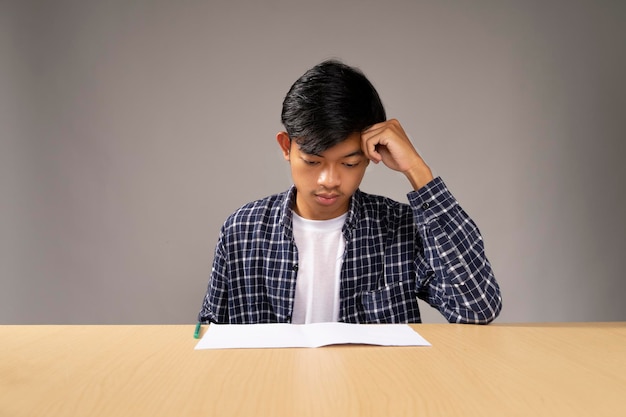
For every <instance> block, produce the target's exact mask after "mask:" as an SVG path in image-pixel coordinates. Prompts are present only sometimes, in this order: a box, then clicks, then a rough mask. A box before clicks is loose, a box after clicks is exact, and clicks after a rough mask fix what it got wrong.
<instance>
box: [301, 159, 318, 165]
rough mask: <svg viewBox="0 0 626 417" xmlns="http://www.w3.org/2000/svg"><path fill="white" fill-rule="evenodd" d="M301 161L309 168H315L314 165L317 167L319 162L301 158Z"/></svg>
mask: <svg viewBox="0 0 626 417" xmlns="http://www.w3.org/2000/svg"><path fill="white" fill-rule="evenodd" d="M302 161H303V162H304V163H305V164H306V165H309V166H315V165H318V164H319V162H318V161H311V160H308V159H304V158H302Z"/></svg>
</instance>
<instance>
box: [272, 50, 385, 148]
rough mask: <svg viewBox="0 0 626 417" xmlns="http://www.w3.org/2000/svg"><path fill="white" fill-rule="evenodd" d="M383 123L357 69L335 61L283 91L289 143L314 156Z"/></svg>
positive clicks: (379, 106)
mask: <svg viewBox="0 0 626 417" xmlns="http://www.w3.org/2000/svg"><path fill="white" fill-rule="evenodd" d="M385 120H386V115H385V108H384V107H383V104H382V102H381V101H380V97H379V96H378V93H377V92H376V89H375V88H374V86H373V85H372V83H370V81H369V80H368V79H367V78H366V77H365V75H364V74H363V73H362V72H361V71H360V70H359V69H357V68H354V67H350V66H348V65H346V64H344V63H342V62H340V61H337V60H328V61H324V62H322V63H320V64H318V65H316V66H314V67H313V68H311V69H310V70H308V71H307V72H305V73H304V75H302V76H301V77H300V78H299V79H298V80H297V81H296V82H295V83H294V84H293V85H292V86H291V88H290V89H289V92H287V95H286V96H285V100H284V101H283V109H282V114H281V121H282V123H283V125H284V126H285V129H286V130H287V134H288V135H289V138H290V140H295V141H296V143H297V144H298V145H299V146H300V149H301V150H302V151H303V152H304V153H308V154H315V155H319V154H320V153H322V152H324V151H325V150H327V149H328V148H330V147H332V146H334V145H336V144H338V143H340V142H342V141H343V140H345V139H346V138H347V137H348V136H349V135H351V134H353V133H355V132H361V131H363V130H365V129H366V128H368V127H369V126H372V125H374V124H376V123H379V122H383V121H385Z"/></svg>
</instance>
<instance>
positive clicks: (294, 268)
mask: <svg viewBox="0 0 626 417" xmlns="http://www.w3.org/2000/svg"><path fill="white" fill-rule="evenodd" d="M291 269H292V270H293V272H298V264H293V267H292V268H291Z"/></svg>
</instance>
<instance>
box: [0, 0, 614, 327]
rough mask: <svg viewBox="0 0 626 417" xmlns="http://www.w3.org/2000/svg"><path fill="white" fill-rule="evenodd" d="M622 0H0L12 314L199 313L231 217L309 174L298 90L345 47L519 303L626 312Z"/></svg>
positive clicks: (5, 268) (135, 318)
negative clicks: (284, 149) (300, 160)
mask: <svg viewBox="0 0 626 417" xmlns="http://www.w3.org/2000/svg"><path fill="white" fill-rule="evenodd" d="M625 5H626V3H625V2H622V1H608V0H607V1H567V0H562V1H522V0H520V1H502V0H482V1H480V0H479V1H472V2H468V1H461V0H459V1H442V0H430V1H400V0H386V1H363V0H353V1H337V0H321V1H287V0H283V1H278V0H275V1H246V2H241V1H208V0H207V1H176V2H174V1H149V0H146V1H121V0H120V1H18V0H15V1H2V2H0V60H1V61H0V139H1V141H2V142H1V149H0V187H1V189H0V192H1V193H0V198H1V200H0V210H1V212H0V236H1V240H0V244H1V246H0V277H1V287H0V323H191V322H194V320H195V318H196V314H197V312H198V310H199V308H200V304H201V301H202V297H203V295H204V291H205V289H206V285H207V278H208V275H209V272H210V264H211V261H212V256H213V249H214V245H215V242H216V239H217V234H218V230H219V227H220V226H221V224H222V222H223V220H224V219H225V217H226V216H227V215H228V214H230V213H231V212H232V211H233V210H235V209H236V208H237V207H238V206H240V205H241V204H243V203H245V202H247V201H250V200H253V199H256V198H258V197H262V196H264V195H267V194H272V193H276V192H279V191H282V190H284V189H285V188H286V187H288V186H289V185H290V177H289V171H288V167H287V165H286V163H285V162H284V161H283V160H282V157H281V155H280V152H279V149H278V146H277V145H276V142H275V134H276V132H277V131H279V130H280V129H281V125H280V123H279V122H280V107H281V103H282V99H283V97H284V94H285V93H286V91H287V89H288V88H289V86H290V85H291V83H292V82H293V81H295V80H296V78H298V77H299V76H300V75H301V74H302V73H303V72H304V71H305V70H306V69H308V68H309V67H311V66H313V65H315V64H317V63H318V62H320V61H321V60H323V59H326V58H332V57H334V58H340V59H343V60H344V61H345V62H346V63H348V64H350V65H354V66H357V67H360V68H361V69H362V70H363V71H364V72H365V73H366V74H367V75H368V76H369V78H370V79H371V80H372V82H373V83H374V85H375V86H376V87H377V88H378V90H379V93H380V95H381V97H382V99H383V102H384V103H385V105H386V107H387V111H388V115H389V116H390V117H395V118H398V119H399V120H400V121H401V122H402V123H403V125H404V127H405V129H406V130H407V132H409V134H410V135H411V137H412V138H413V140H414V142H415V144H416V146H417V147H418V148H419V150H420V151H421V152H422V153H423V155H424V157H425V159H426V160H427V162H429V164H430V165H431V167H432V168H433V169H434V170H435V171H436V173H437V174H439V175H441V176H442V178H443V179H444V180H445V181H446V183H447V184H448V186H449V188H450V189H451V190H452V192H453V193H454V194H455V196H456V197H457V199H458V200H459V201H460V202H461V204H462V205H463V207H464V208H465V209H466V211H468V212H469V213H470V215H471V216H472V217H473V218H474V220H475V221H476V222H477V223H478V225H479V227H480V229H481V231H482V233H483V235H484V237H485V242H486V248H487V254H488V256H489V258H490V260H491V262H492V264H493V267H494V270H495V272H496V276H497V278H498V280H499V282H500V285H501V287H502V290H503V297H504V310H503V312H502V314H501V316H500V318H499V319H498V320H499V321H500V322H520V321H602V320H626V307H625V306H626V303H625V302H624V301H623V298H624V294H626V284H625V282H626V277H625V276H624V271H623V267H622V266H623V264H624V258H625V257H626V251H625V249H626V245H625V244H624V239H625V238H626V233H625V232H626V219H625V213H626V210H625V203H626V192H625V189H626V187H624V184H623V181H624V178H625V174H626V169H625V164H624V162H623V158H624V157H625V156H626V147H625V145H624V139H625V138H626V134H625V132H626V91H625V86H626V82H625V80H624V75H625V74H626V42H625V41H624V40H625V39H626V24H625V23H626V6H625ZM362 188H363V189H364V190H365V191H368V192H373V193H379V194H385V195H388V196H391V197H393V198H396V199H399V200H401V201H406V197H405V194H406V192H407V191H409V184H408V182H407V181H406V180H405V179H404V177H402V176H401V175H399V174H397V173H393V172H390V171H388V170H386V169H385V168H384V167H382V166H370V168H368V173H367V174H366V179H365V181H364V183H363V185H362ZM423 310H424V312H423V315H424V320H425V321H426V322H442V321H443V319H442V318H441V317H440V316H439V314H438V313H437V312H436V311H435V310H432V309H430V308H428V307H426V306H424V307H423Z"/></svg>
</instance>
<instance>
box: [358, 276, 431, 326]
mask: <svg viewBox="0 0 626 417" xmlns="http://www.w3.org/2000/svg"><path fill="white" fill-rule="evenodd" d="M361 304H362V306H363V315H364V317H365V321H366V323H419V322H420V314H419V307H418V304H417V295H416V294H415V291H414V284H412V283H411V281H410V280H407V281H400V282H395V283H392V284H388V285H386V286H385V287H383V288H380V289H377V290H374V291H366V292H364V293H362V295H361Z"/></svg>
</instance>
